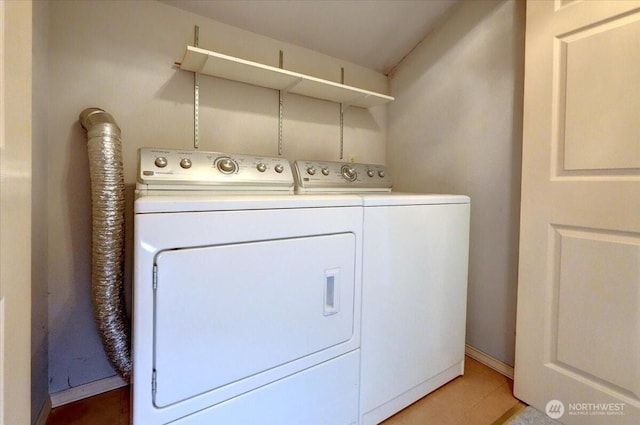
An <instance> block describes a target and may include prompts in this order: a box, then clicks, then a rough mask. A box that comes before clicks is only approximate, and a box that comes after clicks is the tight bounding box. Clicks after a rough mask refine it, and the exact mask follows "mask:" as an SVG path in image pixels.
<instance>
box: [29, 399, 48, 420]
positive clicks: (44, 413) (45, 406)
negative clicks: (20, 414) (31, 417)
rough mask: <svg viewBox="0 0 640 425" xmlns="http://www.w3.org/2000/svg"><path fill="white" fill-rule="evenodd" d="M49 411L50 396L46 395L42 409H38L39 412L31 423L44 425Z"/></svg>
mask: <svg viewBox="0 0 640 425" xmlns="http://www.w3.org/2000/svg"><path fill="white" fill-rule="evenodd" d="M50 413H51V398H50V397H47V398H46V400H45V401H44V404H43V405H42V409H40V413H39V414H38V418H37V419H36V422H35V423H34V424H33V425H46V424H47V419H49V414H50Z"/></svg>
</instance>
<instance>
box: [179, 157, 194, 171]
mask: <svg viewBox="0 0 640 425" xmlns="http://www.w3.org/2000/svg"><path fill="white" fill-rule="evenodd" d="M192 165H193V164H192V162H191V160H190V159H189V158H182V160H181V161H180V166H181V167H182V168H185V169H187V168H191V166H192Z"/></svg>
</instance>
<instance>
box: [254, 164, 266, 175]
mask: <svg viewBox="0 0 640 425" xmlns="http://www.w3.org/2000/svg"><path fill="white" fill-rule="evenodd" d="M256 168H257V169H258V171H260V172H261V173H264V172H265V171H267V166H266V164H264V163H263V162H261V163H260V164H258V165H257V166H256Z"/></svg>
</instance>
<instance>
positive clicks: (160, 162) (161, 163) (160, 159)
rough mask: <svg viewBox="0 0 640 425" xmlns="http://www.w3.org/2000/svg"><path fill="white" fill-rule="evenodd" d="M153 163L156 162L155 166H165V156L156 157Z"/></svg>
mask: <svg viewBox="0 0 640 425" xmlns="http://www.w3.org/2000/svg"><path fill="white" fill-rule="evenodd" d="M154 164H156V167H158V168H164V167H166V166H167V158H165V157H164V156H159V157H157V158H156V161H155V162H154Z"/></svg>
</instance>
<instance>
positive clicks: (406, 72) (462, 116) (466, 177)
mask: <svg viewBox="0 0 640 425" xmlns="http://www.w3.org/2000/svg"><path fill="white" fill-rule="evenodd" d="M523 58H524V2H521V1H516V0H507V1H469V2H463V3H462V4H460V5H459V6H458V7H457V8H456V9H455V10H454V11H453V12H452V13H451V14H450V16H449V17H448V19H446V20H445V21H444V22H442V23H441V26H440V28H438V29H436V30H435V31H434V32H433V33H432V34H431V35H430V36H429V37H427V39H425V40H424V41H423V42H422V43H421V44H420V45H419V46H418V47H417V48H416V49H415V50H414V51H413V52H412V54H411V55H410V56H409V57H408V58H406V60H405V61H404V62H403V63H402V64H401V65H400V66H399V67H398V68H397V70H396V71H395V73H394V75H392V77H391V82H390V83H391V95H392V96H395V97H396V100H395V101H394V102H392V103H391V104H390V105H389V134H388V147H387V156H388V165H389V167H390V172H391V173H392V176H394V181H395V189H399V190H406V191H419V192H435V193H461V194H467V195H470V196H471V243H470V245H471V246H470V259H469V292H468V309H467V310H468V311H467V343H468V344H470V345H472V346H474V347H476V348H478V349H479V350H481V351H483V352H485V353H487V354H489V355H491V356H493V357H495V358H497V359H499V360H502V361H503V362H505V363H508V364H510V365H513V358H514V347H515V308H516V287H517V261H518V217H519V201H520V189H519V188H520V164H521V160H520V156H521V133H522V113H521V107H522V106H521V105H522V84H523V81H522V78H523V61H524V59H523Z"/></svg>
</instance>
